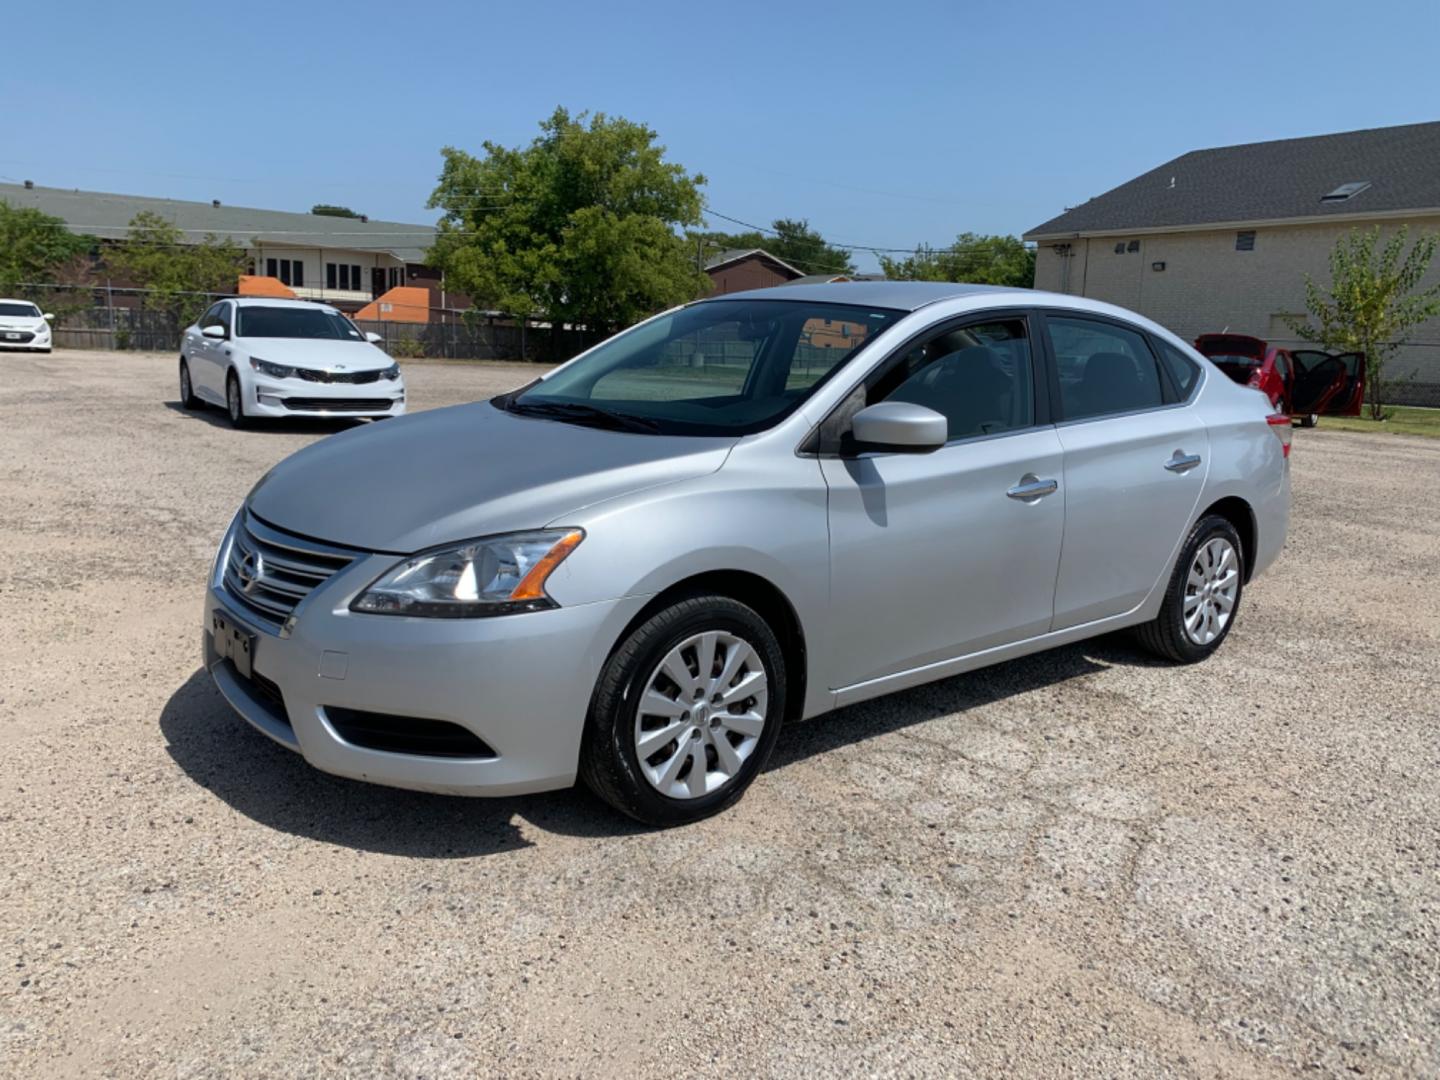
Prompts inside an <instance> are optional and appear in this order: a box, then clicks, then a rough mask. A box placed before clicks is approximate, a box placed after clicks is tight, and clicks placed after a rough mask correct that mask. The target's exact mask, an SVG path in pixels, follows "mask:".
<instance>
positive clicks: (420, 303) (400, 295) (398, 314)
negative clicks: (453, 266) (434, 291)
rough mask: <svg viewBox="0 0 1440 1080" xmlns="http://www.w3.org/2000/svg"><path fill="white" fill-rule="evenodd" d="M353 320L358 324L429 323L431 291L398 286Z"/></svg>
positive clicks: (416, 286)
mask: <svg viewBox="0 0 1440 1080" xmlns="http://www.w3.org/2000/svg"><path fill="white" fill-rule="evenodd" d="M351 318H353V319H355V320H356V321H357V322H404V323H426V322H429V321H430V290H429V289H426V288H423V287H421V286H418V285H396V286H395V288H393V289H390V290H389V291H388V292H385V293H383V294H382V295H381V296H380V297H378V298H377V299H375V300H372V301H370V303H368V304H366V305H365V306H364V307H362V308H361V309H360V310H359V311H357V312H356V313H355V314H354V315H353V316H351Z"/></svg>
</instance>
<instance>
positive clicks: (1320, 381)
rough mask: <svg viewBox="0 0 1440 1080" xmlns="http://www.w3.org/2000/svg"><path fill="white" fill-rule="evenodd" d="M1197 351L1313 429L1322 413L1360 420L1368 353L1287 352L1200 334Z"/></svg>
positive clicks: (1250, 339)
mask: <svg viewBox="0 0 1440 1080" xmlns="http://www.w3.org/2000/svg"><path fill="white" fill-rule="evenodd" d="M1195 348H1197V349H1198V350H1200V352H1201V353H1202V354H1204V355H1205V356H1208V357H1209V358H1210V360H1211V362H1212V363H1214V364H1215V366H1216V367H1218V368H1219V369H1220V370H1221V371H1223V372H1224V373H1225V374H1226V375H1228V376H1230V378H1231V379H1233V380H1234V381H1235V382H1237V383H1243V384H1244V385H1246V386H1253V387H1255V388H1256V389H1257V390H1262V391H1264V393H1265V395H1266V396H1267V397H1268V398H1269V399H1270V401H1271V402H1272V403H1273V404H1274V406H1275V409H1276V411H1277V412H1283V413H1285V414H1287V415H1288V416H1290V417H1292V418H1294V419H1297V420H1299V421H1300V426H1301V427H1314V426H1315V425H1316V424H1317V423H1319V421H1320V416H1321V414H1325V415H1328V416H1359V415H1360V406H1361V405H1362V404H1363V403H1364V400H1365V354H1364V353H1338V354H1337V353H1328V352H1323V351H1322V350H1320V349H1282V348H1280V347H1278V346H1276V345H1271V344H1270V343H1269V342H1265V341H1261V340H1260V339H1259V338H1253V337H1248V336H1246V335H1244V334H1201V335H1200V336H1199V337H1198V338H1196V339H1195Z"/></svg>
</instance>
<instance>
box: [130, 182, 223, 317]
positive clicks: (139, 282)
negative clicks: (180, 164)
mask: <svg viewBox="0 0 1440 1080" xmlns="http://www.w3.org/2000/svg"><path fill="white" fill-rule="evenodd" d="M184 239H185V236H184V234H183V233H182V232H181V231H180V230H179V229H178V228H176V226H175V225H174V224H173V223H171V222H169V221H167V220H165V218H163V217H161V216H160V215H159V214H156V213H153V212H152V211H149V210H142V211H141V212H140V213H138V214H136V215H135V216H134V217H133V218H131V219H130V232H129V235H128V236H127V237H126V238H125V239H124V240H122V241H120V242H119V243H118V244H116V245H115V246H114V247H113V248H111V249H110V251H109V253H108V254H107V256H106V260H105V261H106V262H107V263H108V264H109V266H110V267H111V269H113V270H114V271H115V272H116V273H117V274H118V275H121V276H123V277H125V278H127V279H129V281H130V282H131V283H132V284H134V285H135V286H136V287H137V288H141V289H146V290H148V292H147V293H146V294H145V299H144V301H143V302H144V305H145V306H146V307H147V308H150V309H151V310H153V311H166V312H169V313H170V314H171V315H172V316H174V318H175V320H176V322H177V323H178V324H179V325H180V326H185V325H186V324H188V323H191V322H193V321H194V320H195V319H197V318H198V317H199V316H200V314H201V313H202V312H203V311H204V310H205V309H206V308H207V307H209V305H210V297H209V295H208V294H211V293H232V292H234V291H235V286H236V284H237V282H238V279H239V277H240V274H241V273H242V272H243V271H244V268H245V264H246V256H245V249H244V248H243V247H241V246H240V245H239V244H237V243H235V242H234V241H232V240H229V239H227V238H222V237H219V236H216V235H215V234H214V233H207V234H206V235H205V237H204V239H203V240H201V241H199V242H198V243H185V242H184Z"/></svg>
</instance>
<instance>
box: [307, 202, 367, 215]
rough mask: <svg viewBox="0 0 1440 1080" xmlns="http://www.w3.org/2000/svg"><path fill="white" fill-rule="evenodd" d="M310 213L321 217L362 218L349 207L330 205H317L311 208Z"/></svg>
mask: <svg viewBox="0 0 1440 1080" xmlns="http://www.w3.org/2000/svg"><path fill="white" fill-rule="evenodd" d="M310 213H312V214H319V215H320V216H321V217H345V218H358V217H359V216H360V215H359V214H357V213H356V212H355V211H354V210H351V209H350V208H349V207H348V206H331V205H330V204H329V203H316V204H315V205H314V206H312V207H310Z"/></svg>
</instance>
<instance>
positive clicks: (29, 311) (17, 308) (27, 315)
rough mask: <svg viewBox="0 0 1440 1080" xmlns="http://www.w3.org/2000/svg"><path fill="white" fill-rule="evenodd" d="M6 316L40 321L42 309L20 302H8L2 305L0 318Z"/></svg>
mask: <svg viewBox="0 0 1440 1080" xmlns="http://www.w3.org/2000/svg"><path fill="white" fill-rule="evenodd" d="M4 315H9V316H11V317H13V318H20V319H38V318H39V317H40V309H39V308H37V307H36V306H35V305H34V304H27V303H24V302H23V301H19V300H7V301H5V302H4V303H0V316H4Z"/></svg>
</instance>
